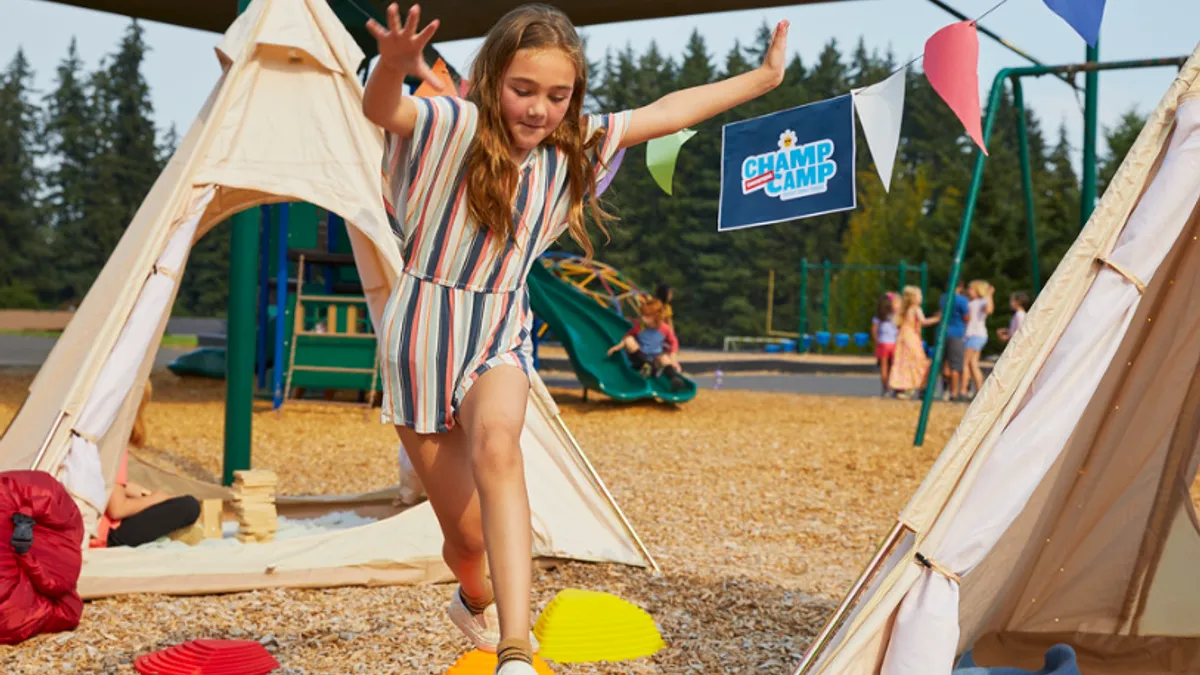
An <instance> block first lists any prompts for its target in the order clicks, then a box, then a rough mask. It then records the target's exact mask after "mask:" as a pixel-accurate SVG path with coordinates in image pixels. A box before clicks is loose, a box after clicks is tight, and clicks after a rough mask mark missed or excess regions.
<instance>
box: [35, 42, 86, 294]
mask: <svg viewBox="0 0 1200 675" xmlns="http://www.w3.org/2000/svg"><path fill="white" fill-rule="evenodd" d="M85 78H86V76H85V74H84V73H83V62H82V60H81V59H80V58H79V52H78V50H77V49H76V45H75V40H74V39H72V40H71V45H70V47H69V48H68V50H67V57H66V58H65V59H63V61H62V63H60V64H59V66H58V72H57V75H56V86H55V89H54V91H53V92H51V93H50V94H49V95H48V96H47V97H46V99H45V105H46V143H47V146H48V147H47V150H48V152H49V154H50V157H51V162H50V167H49V170H48V172H47V175H46V187H47V194H46V203H47V207H48V208H47V210H48V216H49V218H48V219H49V221H50V226H51V228H52V233H53V238H52V248H53V250H54V252H55V259H56V260H57V261H59V264H56V265H54V266H52V270H53V274H54V277H55V282H56V284H55V288H54V291H53V296H54V297H53V300H54V303H55V304H57V303H58V302H59V301H61V300H64V299H68V298H70V297H78V296H80V295H81V294H82V293H81V290H85V289H86V283H87V281H86V280H79V279H72V278H71V277H73V276H75V274H73V272H74V269H73V264H74V263H75V255H74V252H75V250H76V249H77V248H78V247H79V246H80V245H81V242H82V240H84V239H87V238H88V235H87V232H88V228H87V222H86V217H87V215H88V213H87V206H88V191H89V189H90V178H89V175H90V171H91V169H90V167H91V163H92V159H93V157H94V155H95V152H96V138H95V128H96V127H95V123H96V121H95V115H94V114H93V111H92V108H91V106H90V105H89V100H88V91H87V83H86V79H85ZM48 271H49V270H48ZM76 286H82V289H77V288H76Z"/></svg>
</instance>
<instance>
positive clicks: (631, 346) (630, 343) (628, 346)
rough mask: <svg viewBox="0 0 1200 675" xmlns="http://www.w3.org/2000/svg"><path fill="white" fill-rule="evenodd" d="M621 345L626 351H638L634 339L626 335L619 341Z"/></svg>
mask: <svg viewBox="0 0 1200 675" xmlns="http://www.w3.org/2000/svg"><path fill="white" fill-rule="evenodd" d="M621 344H622V345H625V350H626V351H630V352H636V351H637V350H638V349H640V347H639V346H638V342H637V340H636V339H634V337H633V336H632V335H626V336H625V339H623V340H621Z"/></svg>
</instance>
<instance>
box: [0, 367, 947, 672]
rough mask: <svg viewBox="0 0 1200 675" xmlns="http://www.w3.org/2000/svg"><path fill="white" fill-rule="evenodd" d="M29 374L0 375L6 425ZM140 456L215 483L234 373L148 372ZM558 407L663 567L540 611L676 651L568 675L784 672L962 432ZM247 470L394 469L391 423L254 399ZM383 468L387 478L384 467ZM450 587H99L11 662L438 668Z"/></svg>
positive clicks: (308, 486) (570, 576)
mask: <svg viewBox="0 0 1200 675" xmlns="http://www.w3.org/2000/svg"><path fill="white" fill-rule="evenodd" d="M32 376H33V374H32V373H31V372H20V371H0V428H4V427H5V426H7V424H8V422H9V420H10V419H11V418H12V417H13V416H14V415H15V414H16V411H17V409H18V407H19V406H20V403H21V401H22V399H23V397H24V393H25V391H26V389H27V387H28V385H29V383H30V381H31V379H32ZM153 382H154V385H155V389H154V391H155V396H154V404H153V405H152V406H151V407H150V408H149V417H148V427H149V436H150V443H151V445H152V451H151V452H149V453H147V454H146V456H145V457H146V459H148V460H150V461H153V462H156V463H160V464H165V465H169V466H173V467H175V468H177V469H179V470H181V471H183V472H185V473H188V474H191V475H194V476H197V477H200V478H206V479H209V480H213V479H215V478H216V477H219V475H220V470H221V448H222V437H223V436H222V429H223V423H224V412H223V405H224V402H223V399H224V383H223V382H215V381H204V380H195V379H187V380H185V379H180V378H176V377H174V376H172V375H170V374H166V373H164V374H161V375H158V374H156V375H155V377H154V380H153ZM553 393H554V394H555V396H556V398H557V400H558V401H559V404H560V406H561V407H562V412H563V419H564V420H565V422H566V424H567V425H568V426H569V427H570V429H571V430H572V432H573V433H574V434H575V436H576V438H577V439H578V440H579V443H580V444H581V445H582V447H583V448H584V450H585V452H587V453H588V456H589V457H590V458H591V460H592V461H593V463H594V464H595V465H596V468H597V470H598V471H599V472H600V473H601V475H602V476H603V477H604V479H605V480H606V481H607V483H608V485H609V488H610V489H611V490H612V492H613V494H614V496H615V497H616V499H617V501H618V503H619V504H620V505H621V507H622V508H623V509H624V510H625V513H626V514H627V515H628V516H629V518H630V519H631V521H632V522H633V524H634V527H635V528H637V530H638V532H639V534H640V535H641V536H642V538H643V539H644V541H646V542H647V544H648V546H649V547H650V549H651V551H652V553H653V554H654V555H655V556H656V558H657V559H658V561H659V563H660V565H661V566H662V568H663V574H662V575H660V576H655V575H653V574H651V573H649V572H647V571H644V570H640V569H635V568H626V567H622V566H609V565H592V564H583V563H569V564H565V565H562V566H560V567H558V568H556V569H552V570H546V571H542V572H539V573H538V576H537V578H536V579H535V589H536V598H535V607H534V608H535V611H537V610H539V609H541V608H542V607H545V605H546V604H547V603H548V602H549V601H550V599H551V598H552V597H553V596H554V594H555V593H556V592H557V591H558V590H561V589H563V588H586V589H594V590H602V591H607V592H610V593H615V594H617V595H619V596H621V597H623V598H625V599H627V600H629V601H631V602H633V603H635V604H637V605H638V606H640V607H642V608H643V609H645V610H647V611H648V612H649V613H650V614H651V615H652V616H653V617H654V618H655V620H656V621H657V623H658V625H659V627H660V629H661V630H662V632H663V637H664V639H665V640H666V642H667V645H668V647H667V648H666V649H664V650H662V651H661V652H659V653H658V654H656V655H654V656H653V657H649V658H644V659H639V660H637V661H631V662H624V663H611V664H569V665H568V664H555V665H554V668H555V672H556V673H559V674H560V675H575V674H585V673H587V674H598V673H604V674H614V675H615V674H618V673H634V674H642V673H656V674H659V673H661V674H669V675H676V674H683V673H702V672H703V673H751V672H753V673H791V670H792V668H794V667H795V665H796V663H798V661H799V659H800V657H801V656H802V654H803V651H804V649H805V648H806V647H807V645H808V643H809V641H810V640H811V639H812V638H813V636H814V635H815V634H816V633H817V632H818V631H819V630H820V629H821V627H822V625H823V622H824V621H825V619H826V617H827V616H828V614H829V613H830V612H831V611H832V610H833V608H834V606H835V605H836V604H837V602H838V600H839V599H840V597H841V594H842V593H843V592H844V590H845V589H846V588H847V587H848V586H849V585H850V584H851V583H852V582H853V580H854V578H855V576H856V575H857V573H858V572H859V570H860V568H861V566H862V565H863V564H864V562H865V561H866V560H867V559H868V558H869V557H870V555H871V553H872V552H873V551H874V548H875V546H876V544H877V542H878V540H879V538H880V537H882V536H883V535H884V534H886V531H887V529H888V527H889V525H890V523H891V519H892V518H893V517H894V516H895V514H896V513H897V512H898V511H899V510H900V509H901V508H902V507H903V505H904V503H905V501H906V500H907V499H908V497H909V495H910V494H911V493H912V491H913V490H914V489H915V488H916V486H917V484H918V483H919V482H920V480H921V478H923V477H924V475H925V473H926V471H927V470H928V468H929V466H930V464H932V462H933V460H934V459H935V458H936V456H937V453H938V452H939V451H940V449H941V447H942V446H943V445H944V443H945V441H946V440H947V439H948V438H949V436H950V434H951V433H952V432H953V429H954V426H955V425H956V424H957V422H958V419H959V417H960V416H961V414H962V412H963V411H964V410H965V408H963V407H962V406H954V405H939V406H936V407H935V412H934V415H933V418H932V420H931V426H930V433H929V437H928V439H927V442H926V444H925V446H924V447H923V448H914V447H913V446H912V442H911V441H912V432H913V430H914V428H915V424H916V419H917V414H918V411H919V407H918V404H916V403H904V402H897V401H888V400H881V399H841V398H831V397H810V396H797V395H787V394H765V393H764V394H760V393H750V392H731V391H702V392H701V393H700V395H699V396H698V397H697V398H696V399H695V400H694V401H692V402H691V403H688V404H686V405H683V406H679V407H677V408H675V407H668V406H661V405H655V404H646V405H618V404H614V403H611V402H608V401H602V400H601V401H597V400H596V399H598V398H601V397H593V400H592V401H591V402H588V403H584V402H583V401H582V400H581V399H580V396H579V391H578V390H565V389H564V390H553ZM253 434H254V466H255V467H256V468H263V469H270V470H272V471H274V472H276V474H277V475H278V477H279V491H280V493H281V494H336V493H347V492H360V491H364V490H370V489H375V488H378V487H382V486H383V485H384V484H386V483H387V482H391V481H394V478H393V477H394V476H396V471H397V469H396V452H397V449H398V444H397V441H396V436H395V432H394V431H393V430H392V429H391V427H389V426H386V425H383V424H380V423H379V422H378V409H376V410H374V411H373V412H372V413H371V414H370V416H369V417H368V416H367V415H365V414H364V410H363V409H362V408H349V407H330V406H323V405H320V404H311V403H289V404H288V406H287V407H286V408H285V410H284V412H283V413H282V414H277V413H275V412H273V411H271V410H269V407H268V406H267V405H266V404H264V403H256V408H255V415H254V431H253ZM385 479H386V480H385ZM451 592H452V587H451V586H432V587H430V586H422V587H393V588H373V589H363V588H342V589H328V590H268V591H259V592H250V593H238V594H229V595H220V596H198V597H165V596H136V597H127V598H117V599H108V600H101V601H96V602H90V603H88V604H87V606H86V607H85V609H84V615H83V620H82V623H81V625H80V627H79V629H78V630H76V631H75V632H73V633H68V634H59V635H49V636H41V637H37V638H34V639H33V640H30V641H28V642H26V643H25V644H22V645H20V646H17V647H0V672H4V673H10V674H13V675H17V674H26V673H30V674H32V673H118V674H122V675H126V674H129V673H134V672H135V671H134V669H133V666H132V662H133V659H135V658H136V657H138V656H140V655H142V654H145V653H147V652H151V651H155V650H158V649H163V648H166V647H169V646H171V645H174V644H177V643H180V642H185V641H187V640H192V639H197V638H235V639H255V640H260V641H261V642H263V643H264V644H265V645H267V647H268V649H270V650H272V651H273V652H274V653H275V655H276V658H278V660H279V662H280V663H281V664H282V666H283V670H282V671H281V672H284V673H294V674H299V673H308V674H321V675H324V674H335V673H337V674H340V673H371V674H374V673H413V674H422V675H424V674H429V675H440V674H441V673H444V672H445V670H446V669H447V668H448V667H449V666H450V665H451V664H453V663H454V660H455V659H456V658H457V657H458V656H460V655H461V654H462V653H463V652H464V651H465V650H466V644H465V642H464V641H463V639H462V638H461V637H460V636H459V635H458V634H457V632H456V631H455V629H454V628H453V626H452V625H451V624H450V623H449V621H448V620H447V619H446V617H445V614H444V607H445V604H446V601H447V600H448V598H449V596H450V593H451Z"/></svg>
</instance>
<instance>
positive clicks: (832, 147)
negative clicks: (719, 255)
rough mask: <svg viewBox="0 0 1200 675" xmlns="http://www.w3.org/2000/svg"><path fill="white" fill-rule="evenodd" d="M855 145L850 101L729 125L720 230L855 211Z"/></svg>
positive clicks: (844, 99) (838, 100)
mask: <svg viewBox="0 0 1200 675" xmlns="http://www.w3.org/2000/svg"><path fill="white" fill-rule="evenodd" d="M854 143H855V139H854V102H853V98H852V96H851V95H850V94H846V95H844V96H839V97H837V98H833V99H829V100H827V101H820V102H818V103H810V104H808V105H803V106H800V107H798V108H791V109H789V110H783V111H780V112H777V113H771V114H770V115H763V116H762V117H755V118H753V119H749V120H745V121H742V122H733V123H731V124H726V125H725V126H724V128H722V130H721V199H720V206H719V209H718V212H717V231H718V232H724V231H727V230H737V229H741V228H745V227H754V226H756V225H769V224H771V223H779V222H783V221H786V220H797V219H800V218H810V217H812V216H819V215H823V214H826V213H834V212H836V211H847V210H850V209H853V208H855V207H856V206H857V202H858V194H857V190H856V189H855V180H854V179H855V175H854V171H855V167H854V158H855V152H854Z"/></svg>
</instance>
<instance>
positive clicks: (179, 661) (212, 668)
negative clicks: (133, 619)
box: [133, 640, 279, 675]
mask: <svg viewBox="0 0 1200 675" xmlns="http://www.w3.org/2000/svg"><path fill="white" fill-rule="evenodd" d="M133 667H134V668H135V669H137V671H138V672H139V673H141V675H267V673H269V672H271V671H272V670H275V669H276V668H279V662H278V661H276V660H275V657H274V656H271V653H270V652H268V651H267V649H266V647H263V646H262V645H260V644H259V643H257V642H255V641H253V640H192V641H191V642H185V643H183V644H180V645H175V646H174V647H169V648H167V649H164V650H162V651H158V652H154V653H152V654H146V655H144V656H140V657H138V658H137V660H135V661H134V662H133Z"/></svg>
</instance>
